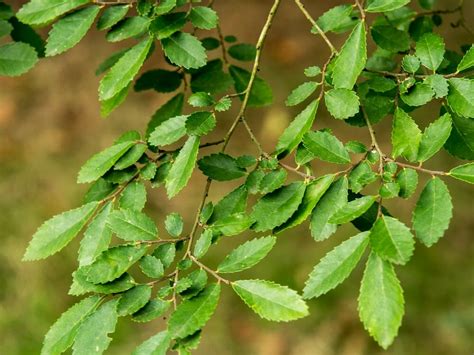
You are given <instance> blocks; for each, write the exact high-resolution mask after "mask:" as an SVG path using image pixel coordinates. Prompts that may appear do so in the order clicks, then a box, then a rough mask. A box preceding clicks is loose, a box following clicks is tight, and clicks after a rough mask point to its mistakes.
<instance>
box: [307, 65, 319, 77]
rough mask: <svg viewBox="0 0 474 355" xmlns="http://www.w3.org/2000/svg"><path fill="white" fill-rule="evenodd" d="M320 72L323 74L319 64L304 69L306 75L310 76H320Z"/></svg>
mask: <svg viewBox="0 0 474 355" xmlns="http://www.w3.org/2000/svg"><path fill="white" fill-rule="evenodd" d="M319 74H321V68H320V67H318V66H317V65H313V66H311V67H307V68H306V69H305V70H304V75H306V76H307V77H308V78H314V77H315V76H318V75H319Z"/></svg>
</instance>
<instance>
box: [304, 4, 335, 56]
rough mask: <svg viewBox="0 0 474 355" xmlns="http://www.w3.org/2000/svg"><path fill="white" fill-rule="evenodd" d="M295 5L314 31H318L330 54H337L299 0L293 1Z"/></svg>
mask: <svg viewBox="0 0 474 355" xmlns="http://www.w3.org/2000/svg"><path fill="white" fill-rule="evenodd" d="M295 3H296V5H297V6H298V8H299V9H300V10H301V12H302V13H303V15H304V16H305V17H306V18H307V19H308V21H309V22H310V23H311V25H313V27H314V28H315V29H316V31H318V33H319V34H320V35H321V37H322V38H323V40H324V42H326V44H327V45H328V47H329V49H330V50H331V53H336V54H337V53H338V52H337V49H336V47H334V45H333V44H332V42H331V41H330V40H329V38H328V37H327V36H326V34H325V33H324V31H323V30H322V29H321V27H319V26H318V24H317V23H316V21H315V20H314V18H313V17H312V16H311V14H310V13H309V12H308V10H306V8H305V7H304V5H303V3H302V2H301V0H295Z"/></svg>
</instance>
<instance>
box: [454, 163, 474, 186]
mask: <svg viewBox="0 0 474 355" xmlns="http://www.w3.org/2000/svg"><path fill="white" fill-rule="evenodd" d="M448 174H449V176H451V177H453V178H455V179H458V180H461V181H465V182H468V183H470V184H474V163H468V164H464V165H460V166H457V167H455V168H454V169H451V171H450V172H449V173H448Z"/></svg>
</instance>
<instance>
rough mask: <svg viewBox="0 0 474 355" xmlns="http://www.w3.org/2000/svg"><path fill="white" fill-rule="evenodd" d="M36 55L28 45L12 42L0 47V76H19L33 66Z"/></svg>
mask: <svg viewBox="0 0 474 355" xmlns="http://www.w3.org/2000/svg"><path fill="white" fill-rule="evenodd" d="M37 62H38V54H37V53H36V51H35V49H34V48H33V47H31V46H30V45H29V44H26V43H21V42H14V43H7V44H4V45H2V46H0V76H19V75H22V74H24V73H26V72H27V71H29V70H30V69H31V68H33V67H34V66H35V64H36V63H37Z"/></svg>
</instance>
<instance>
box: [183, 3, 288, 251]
mask: <svg viewBox="0 0 474 355" xmlns="http://www.w3.org/2000/svg"><path fill="white" fill-rule="evenodd" d="M280 2H281V0H275V1H274V3H273V6H272V7H271V9H270V12H269V14H268V16H267V19H266V22H265V25H264V26H263V28H262V32H261V33H260V36H259V39H258V41H257V45H256V55H255V60H254V65H253V69H252V72H251V74H250V79H249V82H248V84H247V89H246V90H245V95H244V98H243V100H242V104H241V106H240V110H239V113H238V114H237V116H236V118H235V119H234V121H233V123H232V125H231V127H230V128H229V130H228V132H227V134H226V135H225V137H224V142H223V146H222V149H221V152H224V151H225V150H226V148H227V146H228V144H229V141H230V139H231V138H232V136H233V134H234V132H235V129H236V128H237V125H238V124H239V122H240V121H241V119H242V117H244V114H245V111H246V109H247V105H248V102H249V98H250V92H251V89H252V86H253V83H254V81H255V78H256V77H257V71H258V67H259V64H260V57H261V52H262V48H263V44H264V42H265V39H266V37H267V34H268V30H269V29H270V27H271V25H272V22H273V18H274V17H275V14H276V11H277V9H278V7H279V5H280ZM211 184H212V180H211V179H209V178H208V179H207V181H206V186H205V187H204V192H203V195H202V198H201V202H200V204H199V208H198V210H197V213H196V217H195V220H194V224H193V227H192V230H191V233H190V238H189V241H188V246H187V248H186V253H185V254H184V256H183V258H184V257H186V256H191V247H192V244H193V240H194V237H195V235H196V232H197V229H198V226H199V216H200V215H201V212H202V209H203V208H204V205H205V204H206V201H207V196H208V195H209V189H210V188H211Z"/></svg>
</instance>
